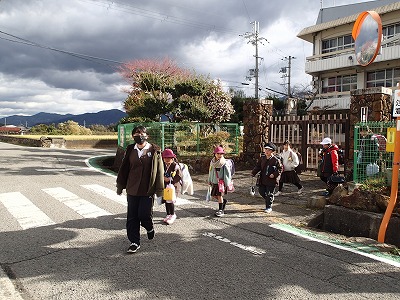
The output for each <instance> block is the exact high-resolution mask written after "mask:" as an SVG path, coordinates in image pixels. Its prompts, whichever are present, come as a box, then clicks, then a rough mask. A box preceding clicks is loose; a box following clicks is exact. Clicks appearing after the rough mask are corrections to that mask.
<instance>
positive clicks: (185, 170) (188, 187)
mask: <svg viewBox="0 0 400 300" xmlns="http://www.w3.org/2000/svg"><path fill="white" fill-rule="evenodd" d="M179 167H180V168H181V171H182V181H181V185H182V190H181V194H182V195H184V194H186V193H188V194H189V195H193V193H194V191H193V181H192V177H191V176H190V173H189V167H188V165H187V164H184V163H179Z"/></svg>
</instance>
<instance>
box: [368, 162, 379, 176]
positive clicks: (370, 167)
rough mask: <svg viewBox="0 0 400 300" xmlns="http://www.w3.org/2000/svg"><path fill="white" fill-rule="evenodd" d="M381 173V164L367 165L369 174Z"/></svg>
mask: <svg viewBox="0 0 400 300" xmlns="http://www.w3.org/2000/svg"><path fill="white" fill-rule="evenodd" d="M377 173H379V166H378V165H377V164H376V163H373V164H368V165H367V167H366V174H367V176H374V175H375V174H377Z"/></svg>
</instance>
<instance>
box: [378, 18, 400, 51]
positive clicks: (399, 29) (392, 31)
mask: <svg viewBox="0 0 400 300" xmlns="http://www.w3.org/2000/svg"><path fill="white" fill-rule="evenodd" d="M396 34H400V23H396V24H391V25H387V26H383V27H382V35H383V40H386V39H389V38H391V37H393V36H395V35H396ZM396 45H400V41H399V40H397V41H393V42H391V43H388V44H386V45H382V48H385V47H391V46H396Z"/></svg>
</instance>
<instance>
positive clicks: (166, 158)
mask: <svg viewBox="0 0 400 300" xmlns="http://www.w3.org/2000/svg"><path fill="white" fill-rule="evenodd" d="M161 156H162V159H163V162H164V186H165V187H167V185H168V184H169V183H172V184H173V185H174V187H175V193H176V195H178V194H179V192H180V188H181V182H182V172H181V168H180V167H179V163H178V162H177V161H176V155H175V153H174V152H173V151H172V150H171V149H165V150H164V151H163V152H162V153H161ZM174 202H175V200H164V199H163V200H162V203H165V210H166V212H167V216H166V217H165V218H164V220H163V222H164V223H167V224H168V225H171V224H172V223H174V221H175V220H176V214H175V204H174Z"/></svg>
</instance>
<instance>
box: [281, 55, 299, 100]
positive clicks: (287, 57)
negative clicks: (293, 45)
mask: <svg viewBox="0 0 400 300" xmlns="http://www.w3.org/2000/svg"><path fill="white" fill-rule="evenodd" d="M295 58H296V57H293V56H290V55H289V56H285V60H287V61H288V67H287V71H288V74H287V75H283V76H284V77H287V78H288V92H287V95H288V97H289V98H290V97H292V90H291V87H290V77H291V70H292V59H295ZM280 72H281V73H286V68H282V69H281V71H280Z"/></svg>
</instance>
